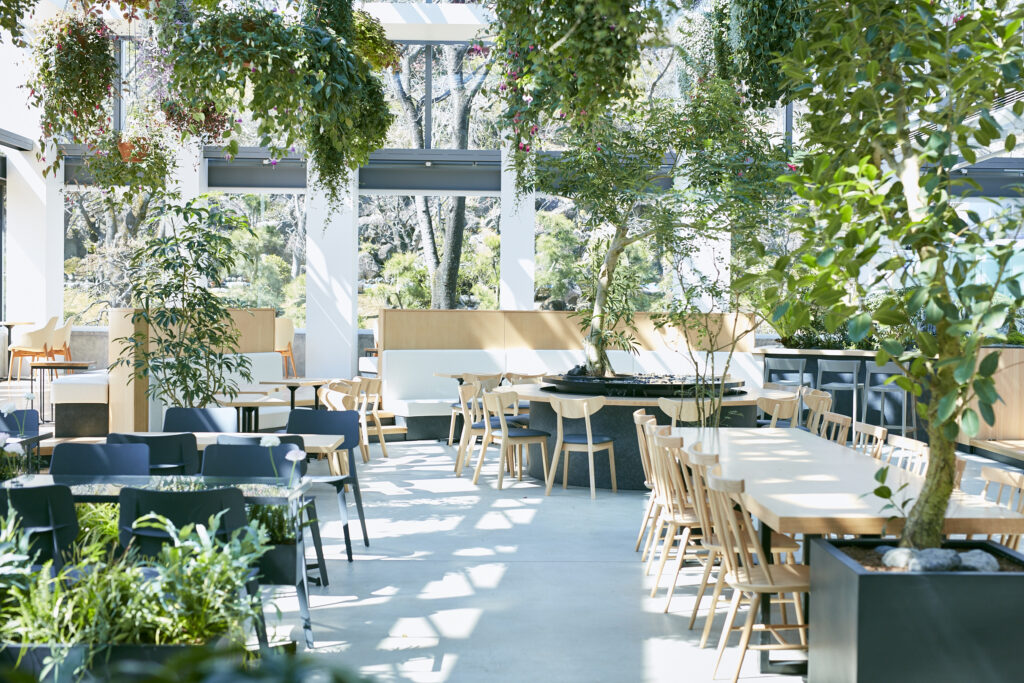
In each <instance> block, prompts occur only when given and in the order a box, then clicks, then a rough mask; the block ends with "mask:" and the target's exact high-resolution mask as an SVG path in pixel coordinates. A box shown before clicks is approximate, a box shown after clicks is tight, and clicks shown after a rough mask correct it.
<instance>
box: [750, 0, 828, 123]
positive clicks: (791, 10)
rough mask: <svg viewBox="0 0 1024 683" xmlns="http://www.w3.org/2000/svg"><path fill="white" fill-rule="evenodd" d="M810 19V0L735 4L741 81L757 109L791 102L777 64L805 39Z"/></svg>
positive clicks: (780, 0)
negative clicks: (797, 42)
mask: <svg viewBox="0 0 1024 683" xmlns="http://www.w3.org/2000/svg"><path fill="white" fill-rule="evenodd" d="M810 18H811V13H810V3H809V1H808V0H732V6H731V18H730V23H731V31H730V33H731V35H732V38H733V42H734V45H733V50H734V51H735V59H736V64H737V66H738V68H739V74H738V75H739V77H740V80H742V81H743V82H744V83H745V84H746V87H747V96H748V97H749V98H750V100H751V101H752V102H753V103H754V104H755V105H756V106H758V107H774V106H777V105H778V104H779V103H780V101H781V102H786V101H788V100H789V99H790V93H789V92H788V90H787V89H786V87H785V81H786V77H785V75H784V74H783V73H782V68H781V66H780V65H779V63H778V62H777V61H776V60H777V59H778V58H779V57H781V56H785V55H788V54H789V53H790V52H791V51H792V50H793V46H794V45H795V44H796V41H797V40H800V39H801V38H802V37H803V34H804V32H805V31H806V30H807V26H808V23H809V21H810Z"/></svg>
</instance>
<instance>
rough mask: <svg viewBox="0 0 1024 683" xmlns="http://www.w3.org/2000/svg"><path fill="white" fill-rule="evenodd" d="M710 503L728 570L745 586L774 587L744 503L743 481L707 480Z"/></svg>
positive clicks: (715, 478)
mask: <svg viewBox="0 0 1024 683" xmlns="http://www.w3.org/2000/svg"><path fill="white" fill-rule="evenodd" d="M707 488H708V500H709V502H710V503H711V514H712V517H713V519H714V534H715V538H716V539H717V540H718V542H719V544H720V545H721V548H722V556H723V558H724V560H725V566H726V569H727V570H728V571H729V572H730V573H731V574H733V575H734V576H736V577H737V579H738V580H739V581H740V582H741V583H749V584H768V585H771V584H772V583H773V582H772V578H771V575H770V574H769V573H768V572H767V571H765V570H764V568H763V566H764V564H763V563H764V561H765V558H763V557H759V555H761V542H760V540H759V538H758V532H757V530H756V527H755V526H754V522H753V519H752V517H751V515H750V511H749V510H747V506H746V503H745V502H744V498H743V492H744V490H745V486H744V482H743V480H742V479H724V478H723V477H721V476H719V475H717V474H708V476H707Z"/></svg>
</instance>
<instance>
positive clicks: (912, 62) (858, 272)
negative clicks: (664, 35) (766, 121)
mask: <svg viewBox="0 0 1024 683" xmlns="http://www.w3.org/2000/svg"><path fill="white" fill-rule="evenodd" d="M898 5H899V11H894V9H893V3H891V2H887V1H883V0H869V1H868V2H857V3H845V2H841V1H840V0H823V1H822V2H818V3H816V4H815V6H814V8H815V11H814V12H813V14H812V19H811V23H810V26H809V28H808V33H807V38H806V40H805V41H803V42H800V43H798V44H797V45H796V47H795V48H794V50H793V53H792V56H791V57H790V58H787V59H785V60H784V61H783V68H784V71H785V73H786V74H787V76H788V77H789V78H790V79H791V85H792V90H793V92H794V93H796V94H798V95H799V96H800V97H801V98H802V99H803V101H804V106H805V107H806V109H807V114H806V115H805V122H806V125H807V127H808V133H807V135H806V139H807V140H808V141H809V142H810V143H811V144H812V145H813V147H812V148H811V150H810V154H809V155H808V156H807V158H806V159H805V161H804V163H803V164H802V168H801V173H799V174H794V175H790V176H787V177H786V179H785V180H786V182H788V183H789V184H791V186H792V187H793V189H794V190H795V192H796V193H797V195H798V196H799V198H800V206H799V211H798V212H797V213H796V214H795V218H794V221H795V225H796V226H797V227H798V230H799V234H800V236H801V238H802V239H803V245H802V247H801V248H800V249H799V250H797V251H796V252H795V253H794V254H792V255H787V256H785V257H783V258H781V259H779V260H778V262H777V263H776V264H775V266H774V269H773V272H772V276H773V278H774V280H775V282H776V285H777V286H776V289H774V290H773V291H774V292H775V300H774V317H775V318H776V319H781V318H782V317H784V316H787V315H788V316H793V319H795V320H798V321H801V320H807V319H808V318H809V315H810V314H809V308H810V307H811V306H820V307H823V308H824V309H826V311H827V315H826V324H827V326H828V328H829V329H830V330H835V329H838V328H840V327H841V326H846V327H847V328H848V330H849V335H850V338H851V340H853V341H859V340H861V339H864V338H866V337H867V336H868V335H870V334H872V333H874V334H875V335H876V336H877V337H878V339H879V344H880V346H881V349H880V350H879V351H878V354H877V359H876V360H877V362H878V363H879V364H883V363H885V362H887V361H889V360H890V359H892V360H895V361H896V362H897V363H899V365H900V366H901V367H902V368H903V369H904V370H905V372H906V375H907V376H906V377H901V378H899V379H897V384H899V385H900V386H901V387H903V388H905V389H907V390H908V391H910V392H912V393H913V394H914V395H915V396H921V395H922V394H923V393H924V392H927V393H928V394H929V396H930V398H929V400H928V402H927V404H923V405H919V412H920V414H921V417H922V418H924V419H925V420H926V421H927V424H928V435H929V442H930V446H931V457H930V464H929V468H928V472H927V475H926V480H925V484H924V487H923V489H922V491H921V494H920V495H919V496H918V498H917V502H916V503H915V505H914V507H913V509H912V510H911V512H910V515H909V518H908V521H907V526H906V527H905V529H904V532H903V538H902V543H903V544H905V545H911V546H914V547H930V546H936V545H938V544H939V543H940V542H941V541H942V528H943V519H944V516H945V511H946V507H947V503H948V500H949V496H950V493H951V491H952V490H953V477H954V465H955V461H954V449H955V442H956V439H957V437H958V436H959V435H960V433H961V431H962V432H963V433H964V434H965V435H966V436H967V437H971V436H974V434H975V433H976V432H977V429H978V427H979V424H980V419H984V420H985V421H986V422H987V423H989V424H992V422H993V421H994V412H993V410H992V406H993V404H994V403H995V402H996V401H997V400H999V396H998V394H997V392H996V390H995V382H994V379H993V373H994V372H995V370H996V368H997V365H998V352H990V351H988V350H983V348H984V346H985V345H986V344H989V343H992V342H999V341H1002V340H1003V339H1004V338H1005V337H1004V336H1003V335H1004V333H1003V332H1002V331H1001V330H1002V329H1003V326H1004V324H1005V323H1006V319H1007V317H1008V315H1009V314H1010V312H1011V310H1013V309H1015V308H1017V307H1020V306H1021V305H1022V304H1024V294H1022V291H1021V285H1020V282H1021V275H1022V273H1020V272H1019V271H1018V269H1016V268H1015V267H1014V266H1013V265H1012V261H1013V258H1014V256H1015V251H1016V246H1015V238H1016V237H1017V236H1019V235H1020V233H1021V228H1022V217H1021V215H1020V214H1019V213H1018V212H1007V213H1004V214H1003V215H1000V216H996V217H994V218H991V219H986V220H982V219H981V218H980V217H979V216H978V215H977V214H976V213H974V212H967V213H966V215H965V216H961V215H959V214H958V213H957V211H955V210H954V207H953V204H952V201H951V200H952V198H953V196H954V190H955V187H956V185H957V184H959V183H961V182H962V181H960V180H958V179H957V178H956V177H955V176H954V175H953V174H952V173H951V172H950V169H951V167H952V166H953V165H954V164H956V163H958V162H959V159H960V157H963V158H964V159H966V160H967V161H969V162H973V161H975V160H976V158H977V154H978V152H977V150H978V148H979V147H985V146H987V145H989V144H990V143H992V142H993V141H994V140H996V139H998V138H999V137H1000V136H1001V135H1003V133H1004V132H1005V131H1002V130H1001V129H1000V127H999V125H998V123H997V122H996V121H995V119H994V118H993V116H992V113H991V112H992V110H993V109H994V108H995V107H997V106H998V105H999V103H1000V102H1001V101H1002V98H1003V97H1005V96H1006V95H1007V94H1008V93H1009V92H1011V91H1012V90H1015V89H1016V88H1017V87H1018V84H1019V78H1020V74H1021V73H1022V67H1024V33H1022V32H1021V31H1020V30H1019V29H1020V26H1021V24H1022V22H1024V8H1022V7H1020V6H1018V5H1016V4H1013V3H1009V2H1006V1H1004V0H995V1H994V2H990V3H985V5H984V6H981V7H976V8H973V9H971V8H965V7H964V5H963V4H962V3H959V2H935V3H933V2H925V1H924V0H908V1H906V2H901V3H898ZM837 102H842V103H843V105H842V106H841V107H837V106H836V103H837ZM1014 110H1015V111H1016V112H1018V113H1021V112H1024V103H1017V104H1015V105H1014ZM975 114H976V115H977V116H973V115H975ZM1013 144H1014V139H1013V136H1012V135H1010V136H1007V137H1006V141H1005V147H1006V148H1007V149H1010V148H1012V147H1013ZM797 266H799V267H797ZM869 273H870V274H869ZM802 291H809V292H810V296H809V297H806V298H800V297H795V296H792V293H794V292H802ZM787 293H788V294H787ZM872 300H876V301H878V302H879V303H878V304H877V305H874V304H872V303H870V302H872ZM917 316H922V317H923V318H924V322H925V325H923V326H921V328H920V329H918V330H916V331H915V333H914V339H913V342H914V343H913V345H912V346H910V347H908V346H906V345H905V344H904V340H902V339H900V338H898V336H897V335H896V334H894V333H893V332H892V331H891V330H899V329H900V326H901V325H905V324H906V323H907V322H908V321H911V320H914V319H916V318H917ZM975 400H976V401H977V411H976V410H975V408H974V407H972V402H974V401H975ZM979 412H980V418H979V414H978V413H979Z"/></svg>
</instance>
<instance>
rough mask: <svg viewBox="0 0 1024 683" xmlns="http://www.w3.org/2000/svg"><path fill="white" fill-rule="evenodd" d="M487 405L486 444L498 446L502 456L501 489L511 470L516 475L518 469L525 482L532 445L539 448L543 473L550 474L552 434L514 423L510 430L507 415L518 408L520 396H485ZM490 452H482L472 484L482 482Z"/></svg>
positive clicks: (498, 393)
mask: <svg viewBox="0 0 1024 683" xmlns="http://www.w3.org/2000/svg"><path fill="white" fill-rule="evenodd" d="M483 404H484V420H483V422H484V427H485V429H486V432H485V434H484V443H487V442H489V441H490V442H494V441H496V442H498V446H499V449H500V450H499V453H500V454H501V458H500V460H499V467H498V489H499V490H500V489H501V487H502V483H503V481H504V478H505V468H506V466H508V468H509V471H510V472H512V473H513V474H514V473H515V472H516V466H517V465H518V473H519V480H520V481H522V479H523V450H524V449H527V454H529V450H528V449H529V447H530V446H531V445H533V444H540V452H541V458H542V463H541V464H542V465H543V467H544V471H545V472H547V471H548V438H550V436H551V435H550V434H548V433H547V432H543V431H541V430H539V429H528V428H525V427H516V426H515V425H514V423H513V424H512V426H510V424H509V421H508V419H507V418H508V416H507V415H506V411H508V410H512V409H514V408H515V407H516V406H518V404H519V396H518V395H517V394H516V392H514V391H494V392H485V393H484V394H483ZM494 419H496V420H497V425H498V427H495V426H494V422H493V421H492V420H494ZM495 429H498V430H499V434H497V435H496V434H495V433H494V430H495ZM486 452H487V449H486V448H481V449H480V459H479V460H477V463H476V471H475V472H473V483H474V484H475V483H477V481H478V480H479V479H480V470H481V469H483V466H484V455H485V454H486Z"/></svg>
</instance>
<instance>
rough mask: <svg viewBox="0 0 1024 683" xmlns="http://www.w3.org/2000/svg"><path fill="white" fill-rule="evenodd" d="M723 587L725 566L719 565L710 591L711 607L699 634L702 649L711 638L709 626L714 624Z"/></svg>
mask: <svg viewBox="0 0 1024 683" xmlns="http://www.w3.org/2000/svg"><path fill="white" fill-rule="evenodd" d="M723 588H725V567H720V568H719V571H718V578H717V579H715V590H714V591H713V592H712V593H711V609H710V610H708V616H707V618H706V619H705V620H704V631H703V632H702V633H701V634H700V647H701V649H702V650H703V649H704V648H705V647H707V644H708V639H709V638H711V628H712V626H714V624H715V610H717V609H718V599H719V598H720V597H721V596H722V589H723Z"/></svg>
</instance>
